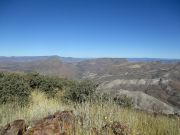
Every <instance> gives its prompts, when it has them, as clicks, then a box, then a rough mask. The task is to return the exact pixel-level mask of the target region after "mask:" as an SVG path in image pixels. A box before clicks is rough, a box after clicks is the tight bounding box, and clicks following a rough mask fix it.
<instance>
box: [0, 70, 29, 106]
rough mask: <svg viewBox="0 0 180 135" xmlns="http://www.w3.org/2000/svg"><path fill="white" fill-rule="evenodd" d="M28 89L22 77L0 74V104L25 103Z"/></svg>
mask: <svg viewBox="0 0 180 135" xmlns="http://www.w3.org/2000/svg"><path fill="white" fill-rule="evenodd" d="M29 95H30V87H29V85H28V83H26V81H25V79H24V77H23V76H21V75H18V74H13V73H11V74H10V73H5V74H4V73H0V103H1V104H2V103H8V102H13V101H18V102H19V103H20V104H22V105H23V104H24V103H27V101H28V97H29Z"/></svg>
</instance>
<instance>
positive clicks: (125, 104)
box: [113, 95, 133, 107]
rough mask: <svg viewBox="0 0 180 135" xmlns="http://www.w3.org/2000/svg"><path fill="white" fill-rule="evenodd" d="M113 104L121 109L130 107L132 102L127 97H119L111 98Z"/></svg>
mask: <svg viewBox="0 0 180 135" xmlns="http://www.w3.org/2000/svg"><path fill="white" fill-rule="evenodd" d="M113 100H114V102H115V103H116V104H118V105H120V106H122V107H132V106H133V100H132V98H130V97H128V96H127V95H120V96H117V97H114V98H113Z"/></svg>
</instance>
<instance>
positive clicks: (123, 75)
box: [0, 56, 180, 113]
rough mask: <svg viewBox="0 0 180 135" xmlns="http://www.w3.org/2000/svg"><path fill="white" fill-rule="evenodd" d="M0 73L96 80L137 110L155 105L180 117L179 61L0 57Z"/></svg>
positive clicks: (103, 91)
mask: <svg viewBox="0 0 180 135" xmlns="http://www.w3.org/2000/svg"><path fill="white" fill-rule="evenodd" d="M0 71H9V72H34V71H36V72H39V73H40V74H45V75H53V76H54V75H55V76H59V77H68V78H72V79H93V80H95V81H96V82H99V84H100V85H99V87H98V91H99V92H100V93H110V94H111V95H112V96H117V95H119V94H122V93H126V94H127V95H129V96H131V97H133V99H134V101H135V102H136V107H137V108H140V109H144V110H148V109H147V106H148V107H149V110H153V108H154V105H159V106H161V107H162V108H163V112H166V113H169V112H172V111H175V112H179V113H180V111H179V109H180V60H179V59H154V58H72V57H60V56H24V57H0ZM132 93H134V94H132ZM143 103H144V104H143Z"/></svg>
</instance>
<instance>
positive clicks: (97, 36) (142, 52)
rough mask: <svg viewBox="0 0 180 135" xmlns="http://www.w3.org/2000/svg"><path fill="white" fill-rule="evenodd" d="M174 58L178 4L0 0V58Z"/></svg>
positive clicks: (163, 0)
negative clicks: (58, 56) (55, 56)
mask: <svg viewBox="0 0 180 135" xmlns="http://www.w3.org/2000/svg"><path fill="white" fill-rule="evenodd" d="M42 55H60V56H71V57H151V58H180V1H178V0H0V56H42Z"/></svg>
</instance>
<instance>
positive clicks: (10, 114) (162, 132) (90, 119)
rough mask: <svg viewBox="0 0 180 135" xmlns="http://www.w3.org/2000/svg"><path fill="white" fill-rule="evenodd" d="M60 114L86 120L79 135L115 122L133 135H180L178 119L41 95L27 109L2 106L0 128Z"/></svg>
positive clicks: (32, 99) (113, 105) (77, 131)
mask: <svg viewBox="0 0 180 135" xmlns="http://www.w3.org/2000/svg"><path fill="white" fill-rule="evenodd" d="M57 110H74V112H75V113H76V114H78V115H81V116H82V117H83V119H84V125H83V127H81V128H78V129H77V130H76V134H77V135H90V134H91V128H92V127H97V128H99V129H100V128H101V127H102V126H104V125H105V124H107V123H112V122H113V121H120V122H122V123H125V124H127V125H128V127H130V129H131V134H132V135H180V119H179V118H176V119H172V118H168V117H165V116H157V117H154V116H152V115H148V114H146V113H144V112H139V111H136V110H132V109H125V108H121V107H120V106H117V105H115V104H112V103H110V102H107V103H94V104H92V103H85V104H74V103H72V104H64V103H62V102H61V100H60V99H58V98H56V99H48V98H47V97H46V96H45V94H43V93H40V92H33V93H32V95H31V101H30V104H29V105H28V106H26V107H20V106H18V105H17V104H15V103H14V104H6V105H1V106H0V126H2V125H4V124H6V123H8V122H10V121H13V120H15V119H25V120H27V122H29V123H30V121H32V120H35V119H39V118H42V117H44V116H47V115H48V113H54V112H56V111H57Z"/></svg>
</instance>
